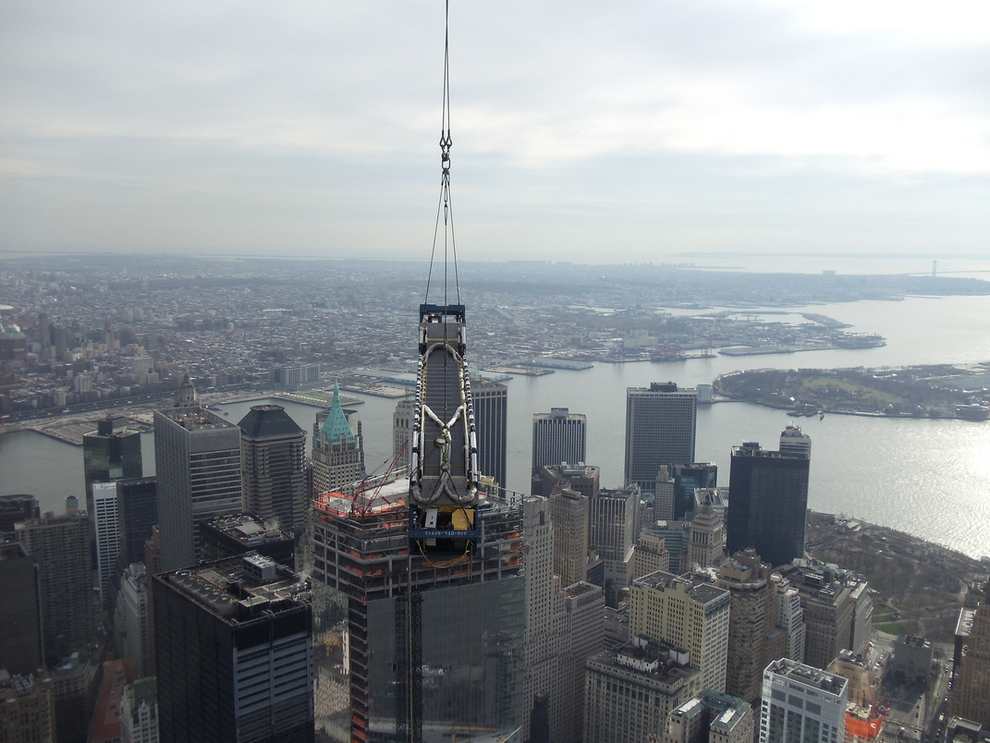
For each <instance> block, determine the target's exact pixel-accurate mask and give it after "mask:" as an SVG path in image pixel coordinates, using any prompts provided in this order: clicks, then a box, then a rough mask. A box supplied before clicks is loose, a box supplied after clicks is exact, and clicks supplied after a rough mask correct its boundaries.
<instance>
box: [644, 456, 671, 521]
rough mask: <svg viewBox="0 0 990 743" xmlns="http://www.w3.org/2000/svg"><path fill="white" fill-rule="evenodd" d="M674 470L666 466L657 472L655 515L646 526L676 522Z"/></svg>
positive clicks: (652, 515) (654, 497)
mask: <svg viewBox="0 0 990 743" xmlns="http://www.w3.org/2000/svg"><path fill="white" fill-rule="evenodd" d="M672 469H673V468H672V467H669V466H668V465H666V464H664V465H661V466H660V471H659V472H657V481H656V484H655V485H654V490H653V513H652V514H651V517H650V518H649V520H648V521H646V522H644V526H646V525H648V526H653V525H654V524H655V523H656V522H657V521H673V520H674V498H675V496H674V476H673V473H672V472H671V470H672Z"/></svg>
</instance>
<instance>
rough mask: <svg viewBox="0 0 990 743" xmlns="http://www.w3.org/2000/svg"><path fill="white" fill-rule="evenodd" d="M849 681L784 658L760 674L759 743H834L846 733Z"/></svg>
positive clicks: (771, 664)
mask: <svg viewBox="0 0 990 743" xmlns="http://www.w3.org/2000/svg"><path fill="white" fill-rule="evenodd" d="M848 686H849V682H848V681H847V680H846V679H844V678H842V676H837V675H836V674H833V673H828V672H827V671H823V670H821V669H819V668H814V667H813V666H806V665H804V664H803V663H796V662H794V661H792V660H789V659H787V658H783V659H781V660H775V661H773V662H772V663H770V665H768V666H767V667H766V669H765V670H764V672H763V695H762V699H763V701H762V705H763V707H762V711H761V714H760V743H790V741H795V740H800V741H807V742H808V743H834V741H838V740H843V739H844V737H845V731H846V703H847V702H848V692H847V690H848Z"/></svg>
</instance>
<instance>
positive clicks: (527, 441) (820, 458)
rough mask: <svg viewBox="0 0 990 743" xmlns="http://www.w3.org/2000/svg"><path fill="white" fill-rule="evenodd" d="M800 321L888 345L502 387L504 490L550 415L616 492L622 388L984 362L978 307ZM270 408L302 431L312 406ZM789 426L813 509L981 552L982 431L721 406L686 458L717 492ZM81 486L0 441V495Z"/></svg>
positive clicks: (386, 419) (47, 459) (379, 427)
mask: <svg viewBox="0 0 990 743" xmlns="http://www.w3.org/2000/svg"><path fill="white" fill-rule="evenodd" d="M802 311H803V312H814V313H818V314H822V315H827V316H828V317H832V318H834V319H836V320H840V321H842V322H845V323H849V324H850V325H851V326H852V327H851V328H849V330H850V331H851V332H862V333H880V334H881V335H883V336H885V337H886V338H887V345H886V346H885V347H880V348H872V349H862V350H829V351H815V352H805V353H792V354H784V355H761V356H736V357H728V356H721V357H720V356H716V357H714V358H709V359H689V360H686V361H677V362H667V363H649V362H641V363H626V364H605V363H597V364H595V366H594V368H592V369H587V370H581V371H566V370H558V371H556V372H555V373H554V374H550V375H546V376H541V377H525V376H517V377H515V378H513V379H511V380H510V381H508V382H507V384H508V387H509V398H508V411H509V413H508V414H509V424H508V425H509V435H508V441H509V451H508V483H507V485H508V487H509V488H510V489H512V490H516V491H520V492H527V491H528V489H529V469H530V458H531V451H530V447H531V441H532V414H533V413H534V412H541V411H549V410H550V408H551V407H568V408H570V409H571V410H572V411H574V412H581V413H584V414H586V415H587V417H588V457H587V459H588V463H589V464H596V465H598V466H599V467H601V471H602V485H603V486H604V487H617V486H619V485H621V481H622V465H623V452H624V444H625V441H624V440H625V391H626V388H627V387H639V386H648V385H649V383H650V382H655V381H667V380H671V381H674V382H676V383H677V384H678V385H680V386H683V387H690V386H694V385H696V384H698V383H710V382H711V381H712V380H713V379H714V378H715V377H716V376H718V375H719V374H723V373H726V372H730V371H733V370H736V369H755V368H767V367H775V368H843V367H853V366H864V367H884V366H904V365H911V364H933V363H976V362H981V361H990V297H945V298H928V297H911V298H908V299H906V300H904V301H899V302H884V301H871V302H855V303H848V304H825V305H815V306H811V307H804V308H794V314H793V315H789V316H784V317H775V319H783V320H785V321H787V320H789V321H793V322H803V320H802V318H801V317H800V312H802ZM748 312H749V311H747V313H748ZM362 399H363V400H364V402H363V404H362V405H360V406H359V407H358V408H357V409H358V411H359V414H360V418H361V420H362V423H363V430H364V437H365V453H366V462H367V466H368V469H369V470H372V469H375V468H376V467H380V466H384V465H385V463H386V462H387V461H388V460H389V459H390V458H391V449H392V428H391V426H392V411H393V410H394V408H395V400H390V399H386V398H377V397H369V396H365V397H362ZM251 404H256V403H252V402H240V403H233V404H227V405H222V406H221V410H222V411H223V412H225V413H226V414H227V417H228V419H229V420H231V422H234V423H236V422H237V421H238V420H240V418H241V417H242V416H243V415H244V414H245V413H246V412H247V410H248V408H249V407H250V405H251ZM280 404H284V405H285V407H286V409H287V410H288V412H289V414H290V415H291V416H292V417H293V418H294V419H295V420H296V422H297V423H298V424H299V425H300V426H302V427H303V429H304V430H306V432H307V434H309V433H311V431H312V425H313V421H314V420H315V413H316V408H313V407H310V406H307V405H303V404H300V403H294V402H280ZM795 422H796V423H798V424H799V425H801V426H802V427H803V428H804V430H805V432H806V433H807V434H809V435H810V436H811V438H812V462H811V482H810V488H809V506H810V507H811V508H813V509H814V510H816V511H824V512H831V513H842V514H846V515H849V516H853V517H856V518H861V519H864V520H867V521H871V522H874V523H878V524H883V525H885V526H889V527H892V528H894V529H898V530H901V531H905V532H907V533H910V534H913V535H915V536H918V537H921V538H924V539H927V540H929V541H932V542H935V543H938V544H941V545H945V546H947V547H951V548H953V549H958V550H960V551H962V552H964V553H966V554H968V555H971V556H973V557H979V556H981V555H985V554H990V422H987V421H982V422H974V421H963V420H929V419H887V418H882V417H865V416H846V415H826V416H825V418H824V419H823V420H819V419H818V418H817V417H813V418H800V419H797V420H795V419H794V418H790V417H788V416H787V415H786V413H785V412H783V411H779V410H772V409H769V408H763V407H760V406H757V405H751V404H746V403H726V402H723V403H717V404H714V405H708V406H704V405H703V406H699V409H698V429H697V447H696V459H697V460H698V461H712V462H715V463H716V464H717V465H718V468H719V484H720V485H728V467H729V455H730V450H731V447H732V446H733V445H738V444H740V443H742V442H743V441H759V442H760V443H762V444H763V445H764V446H766V447H770V448H776V442H777V437H778V436H779V435H780V432H781V430H782V429H783V428H784V426H786V425H788V424H793V423H795ZM151 438H152V437H151V435H150V434H145V435H143V436H142V447H143V450H144V460H145V466H146V472H145V474H151V473H152V472H153V459H154V456H153V444H152V440H151ZM82 482H83V479H82V451H81V449H80V448H78V447H73V446H71V445H68V444H65V443H62V442H60V441H57V440H54V439H51V438H48V437H45V436H42V435H40V434H36V433H32V432H18V433H12V434H7V435H5V436H2V437H0V494H7V493H21V492H26V493H32V494H34V495H35V496H36V497H37V498H38V499H39V500H40V501H41V503H42V507H43V508H44V509H48V510H55V511H61V510H62V508H63V503H64V498H65V496H67V495H81V494H82Z"/></svg>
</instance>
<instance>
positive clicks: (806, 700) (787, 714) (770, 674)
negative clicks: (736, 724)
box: [730, 501, 849, 743]
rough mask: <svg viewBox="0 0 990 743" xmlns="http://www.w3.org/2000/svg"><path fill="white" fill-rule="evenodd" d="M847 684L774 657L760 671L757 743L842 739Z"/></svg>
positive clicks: (814, 742)
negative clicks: (761, 680)
mask: <svg viewBox="0 0 990 743" xmlns="http://www.w3.org/2000/svg"><path fill="white" fill-rule="evenodd" d="M730 503H731V501H730ZM848 686H849V682H848V681H846V679H844V678H842V676H837V675H836V674H833V673H829V672H828V671H823V670H821V669H820V668H815V667H813V666H808V665H805V664H803V663H796V662H795V661H792V660H789V659H787V658H784V659H781V660H775V661H773V662H772V663H770V665H768V666H767V667H766V669H765V670H764V672H763V694H762V700H763V701H762V709H761V712H760V738H759V740H760V743H790V741H796V740H800V741H807V742H808V743H834V741H839V740H843V739H844V737H845V732H846V705H847V703H848V697H847V688H848Z"/></svg>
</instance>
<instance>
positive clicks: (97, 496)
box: [93, 482, 120, 608]
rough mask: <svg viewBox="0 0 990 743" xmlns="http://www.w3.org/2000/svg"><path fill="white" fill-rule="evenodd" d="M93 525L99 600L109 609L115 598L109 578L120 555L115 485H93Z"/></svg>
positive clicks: (108, 483) (100, 483)
mask: <svg viewBox="0 0 990 743" xmlns="http://www.w3.org/2000/svg"><path fill="white" fill-rule="evenodd" d="M93 523H94V526H95V528H96V570H97V575H98V580H99V589H100V600H101V601H102V602H103V606H104V608H109V607H110V606H111V604H112V603H113V600H114V598H115V597H112V596H111V578H112V577H113V569H114V566H115V565H116V563H117V555H118V554H119V553H120V532H119V531H118V517H117V484H116V483H112V482H97V483H93Z"/></svg>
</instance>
